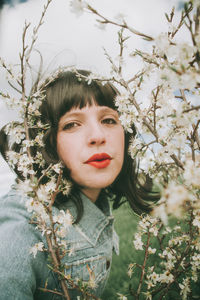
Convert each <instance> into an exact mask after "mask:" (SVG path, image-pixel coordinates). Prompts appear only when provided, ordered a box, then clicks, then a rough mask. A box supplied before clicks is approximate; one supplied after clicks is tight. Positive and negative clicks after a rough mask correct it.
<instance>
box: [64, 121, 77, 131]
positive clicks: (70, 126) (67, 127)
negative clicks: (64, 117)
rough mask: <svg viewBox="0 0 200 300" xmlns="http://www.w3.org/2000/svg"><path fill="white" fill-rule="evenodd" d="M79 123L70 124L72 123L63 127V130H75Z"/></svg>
mask: <svg viewBox="0 0 200 300" xmlns="http://www.w3.org/2000/svg"><path fill="white" fill-rule="evenodd" d="M78 126H79V125H78V123H76V122H70V123H67V124H65V125H64V126H63V130H70V129H73V128H75V127H78Z"/></svg>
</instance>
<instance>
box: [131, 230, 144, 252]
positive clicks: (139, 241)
mask: <svg viewBox="0 0 200 300" xmlns="http://www.w3.org/2000/svg"><path fill="white" fill-rule="evenodd" d="M133 244H134V247H135V249H136V250H143V245H144V244H143V242H142V237H141V235H140V234H139V233H136V234H135V240H134V241H133Z"/></svg>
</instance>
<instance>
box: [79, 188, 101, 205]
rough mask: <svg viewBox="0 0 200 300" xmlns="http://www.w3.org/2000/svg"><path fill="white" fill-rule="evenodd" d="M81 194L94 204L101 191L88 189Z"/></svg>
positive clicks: (84, 189)
mask: <svg viewBox="0 0 200 300" xmlns="http://www.w3.org/2000/svg"><path fill="white" fill-rule="evenodd" d="M81 192H82V193H83V194H84V195H85V196H87V197H88V198H89V199H90V200H91V201H92V202H96V200H97V198H98V197H99V194H100V192H101V189H89V188H88V189H87V188H83V189H82V190H81Z"/></svg>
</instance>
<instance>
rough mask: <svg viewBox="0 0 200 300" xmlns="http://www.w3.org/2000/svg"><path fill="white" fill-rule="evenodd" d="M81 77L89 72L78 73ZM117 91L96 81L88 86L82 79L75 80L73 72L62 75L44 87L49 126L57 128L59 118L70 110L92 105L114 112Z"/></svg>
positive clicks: (109, 85)
mask: <svg viewBox="0 0 200 300" xmlns="http://www.w3.org/2000/svg"><path fill="white" fill-rule="evenodd" d="M78 72H79V73H80V74H81V75H83V76H88V75H89V74H90V72H87V71H82V70H79V71H78ZM116 95H117V90H116V89H115V88H114V86H112V85H111V84H110V83H106V84H105V85H102V84H101V83H100V82H98V81H94V80H93V81H92V82H91V83H90V84H88V83H87V81H86V80H85V79H84V78H83V79H80V80H79V78H77V75H76V74H75V73H73V72H65V73H62V74H61V75H60V76H59V77H58V78H56V80H55V81H53V82H51V83H50V84H49V85H48V86H47V87H46V101H45V102H46V103H45V106H46V105H47V110H48V116H47V118H48V119H49V121H50V123H51V126H53V127H54V128H57V126H58V123H59V120H60V118H61V117H62V116H63V115H64V114H65V113H66V112H68V111H70V110H71V109H72V108H80V109H82V108H83V107H85V106H87V105H89V106H91V105H93V103H95V104H97V105H99V106H108V107H110V108H112V109H114V110H116V107H115V97H116ZM45 110H46V109H45Z"/></svg>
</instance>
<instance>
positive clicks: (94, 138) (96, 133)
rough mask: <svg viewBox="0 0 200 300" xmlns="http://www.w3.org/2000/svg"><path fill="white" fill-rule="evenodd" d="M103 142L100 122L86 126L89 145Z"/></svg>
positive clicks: (103, 133)
mask: <svg viewBox="0 0 200 300" xmlns="http://www.w3.org/2000/svg"><path fill="white" fill-rule="evenodd" d="M105 142H106V136H105V132H104V130H103V128H102V127H101V125H100V124H95V125H94V124H93V125H92V126H91V127H90V128H88V144H89V145H90V146H92V145H96V146H100V145H103V144H105Z"/></svg>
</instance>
